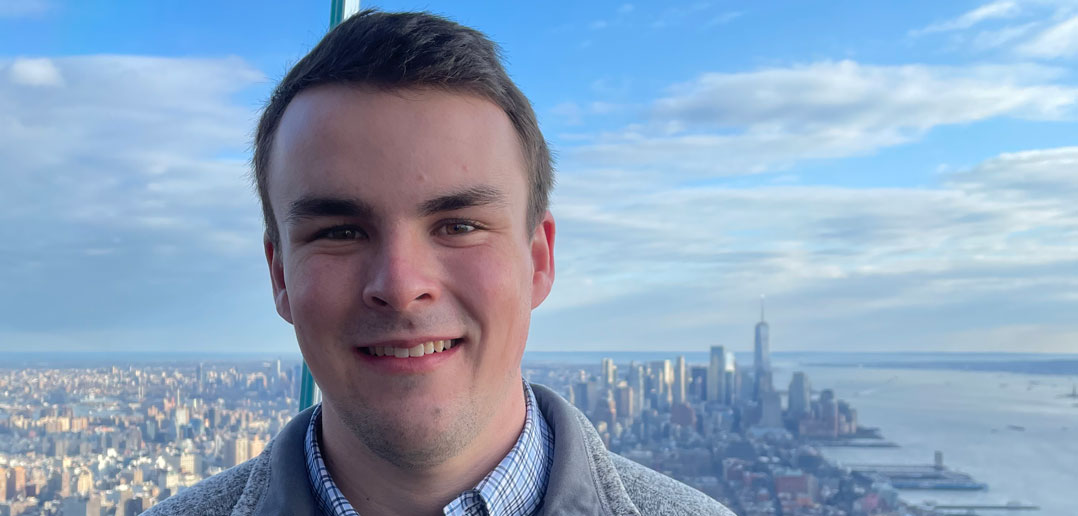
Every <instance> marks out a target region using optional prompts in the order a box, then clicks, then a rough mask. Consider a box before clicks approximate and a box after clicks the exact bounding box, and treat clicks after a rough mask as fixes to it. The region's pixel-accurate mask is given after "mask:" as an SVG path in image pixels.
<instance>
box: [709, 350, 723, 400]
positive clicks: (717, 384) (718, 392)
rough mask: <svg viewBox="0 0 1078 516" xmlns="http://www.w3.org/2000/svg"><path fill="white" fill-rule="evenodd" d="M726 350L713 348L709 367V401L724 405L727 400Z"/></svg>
mask: <svg viewBox="0 0 1078 516" xmlns="http://www.w3.org/2000/svg"><path fill="white" fill-rule="evenodd" d="M725 371H726V348H724V347H722V346H711V362H710V363H709V364H708V367H707V401H716V402H719V403H723V402H724V400H725V398H726V392H725V391H726V389H724V387H725V386H726V385H725V384H726V382H725V379H724V375H725Z"/></svg>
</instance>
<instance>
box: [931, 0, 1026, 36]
mask: <svg viewBox="0 0 1078 516" xmlns="http://www.w3.org/2000/svg"><path fill="white" fill-rule="evenodd" d="M1019 11H1020V8H1019V6H1018V4H1017V3H1016V2H1012V1H1009V0H1003V1H997V2H992V3H989V4H985V5H982V6H980V7H977V8H976V9H973V10H971V11H967V12H965V13H963V14H962V15H961V16H959V17H957V18H954V19H952V20H947V21H944V22H939V23H934V24H932V25H929V26H927V27H925V28H923V29H918V30H914V31H911V34H912V35H914V36H917V35H921V34H931V33H934V32H949V31H955V30H962V29H968V28H970V27H973V26H974V25H977V24H979V23H981V22H983V21H985V20H991V19H999V18H1010V17H1013V16H1015V15H1016V14H1018V13H1019Z"/></svg>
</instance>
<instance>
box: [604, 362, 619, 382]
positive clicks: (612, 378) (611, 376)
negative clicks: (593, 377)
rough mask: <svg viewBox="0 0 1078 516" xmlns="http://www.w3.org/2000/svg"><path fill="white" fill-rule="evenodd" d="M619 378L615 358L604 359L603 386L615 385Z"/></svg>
mask: <svg viewBox="0 0 1078 516" xmlns="http://www.w3.org/2000/svg"><path fill="white" fill-rule="evenodd" d="M616 378H617V367H615V366H614V359H613V358H604V359H603V374H602V382H603V387H614V384H615V383H617V382H616Z"/></svg>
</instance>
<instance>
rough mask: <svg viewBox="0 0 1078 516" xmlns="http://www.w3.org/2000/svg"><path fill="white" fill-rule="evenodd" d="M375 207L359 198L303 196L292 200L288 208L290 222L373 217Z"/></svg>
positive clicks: (288, 220)
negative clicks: (327, 218)
mask: <svg viewBox="0 0 1078 516" xmlns="http://www.w3.org/2000/svg"><path fill="white" fill-rule="evenodd" d="M373 216H374V208H372V207H371V205H369V204H367V203H365V202H363V201H361V200H358V199H341V198H337V197H301V198H299V199H296V200H295V201H293V202H292V205H291V206H290V207H289V209H288V217H287V218H286V219H285V220H286V221H287V222H288V223H289V224H295V223H296V222H299V221H301V220H306V219H313V218H318V217H358V218H372V217H373Z"/></svg>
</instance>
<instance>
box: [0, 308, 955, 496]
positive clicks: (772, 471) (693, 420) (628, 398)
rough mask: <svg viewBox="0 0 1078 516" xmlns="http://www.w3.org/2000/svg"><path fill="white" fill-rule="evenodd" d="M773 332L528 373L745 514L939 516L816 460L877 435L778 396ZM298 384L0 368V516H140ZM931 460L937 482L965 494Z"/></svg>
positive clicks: (797, 393)
mask: <svg viewBox="0 0 1078 516" xmlns="http://www.w3.org/2000/svg"><path fill="white" fill-rule="evenodd" d="M768 330H769V328H768V325H767V322H766V321H765V320H764V319H763V313H762V310H761V321H760V322H759V323H758V324H757V325H756V330H755V340H754V347H753V351H754V353H753V358H754V362H753V365H752V368H751V370H748V371H745V370H742V368H739V367H737V364H736V363H735V361H734V355H733V353H732V352H730V351H728V350H727V347H726V346H721V345H717V346H713V347H711V348H710V350H709V353H708V356H707V362H706V363H696V364H694V363H689V362H688V361H687V360H686V358H685V357H684V356H673V357H669V358H665V359H658V360H654V359H653V360H648V361H629V362H628V363H616V362H615V360H614V359H613V358H603V359H602V360H600V361H598V363H595V364H594V365H592V366H589V367H583V368H581V367H580V366H579V365H570V364H563V363H542V364H530V363H527V362H526V363H525V365H524V374H525V377H526V378H528V379H529V380H530V381H532V382H537V383H542V384H545V385H547V386H549V387H551V388H553V389H555V390H557V391H558V392H560V393H561V394H562V395H563V396H565V397H566V398H567V399H568V400H569V401H570V402H571V403H572V404H573V405H575V406H576V407H577V408H579V409H580V410H581V411H582V412H583V413H584V414H585V415H586V416H587V417H588V418H589V419H590V420H591V421H592V423H593V424H594V426H595V428H596V429H597V430H598V432H599V434H600V436H601V437H602V439H603V441H604V443H606V445H607V446H608V447H609V448H610V449H611V450H613V451H615V452H617V453H619V454H621V455H623V456H625V457H627V458H629V459H632V460H634V461H637V462H640V463H641V464H644V465H646V466H648V467H651V468H653V469H655V470H657V471H660V472H663V473H665V474H667V475H670V476H672V477H674V478H677V479H678V480H681V481H683V482H685V483H687V484H689V485H692V486H693V487H696V488H697V489H699V490H701V491H703V492H704V493H707V494H708V495H710V496H713V497H715V498H716V499H718V500H719V501H721V502H723V503H724V504H726V505H727V506H728V507H730V508H732V509H734V510H735V511H736V513H737V514H739V515H740V516H764V515H778V516H799V515H800V516H817V515H833V516H839V515H842V516H846V515H849V516H862V515H863V516H868V515H899V514H903V515H906V514H912V515H928V514H935V513H933V512H932V511H931V510H929V509H925V508H918V507H912V506H907V505H905V504H904V503H903V502H902V501H901V500H900V499H899V498H898V494H897V491H896V486H899V485H908V484H909V482H912V481H914V480H917V479H912V480H911V479H910V478H909V476H908V474H907V472H904V471H898V472H896V471H886V470H867V469H862V470H850V469H843V468H840V467H838V466H836V465H834V464H832V463H830V462H828V461H827V460H825V459H824V458H823V457H822V456H821V454H820V453H819V451H818V446H819V445H820V444H821V443H835V442H839V441H841V440H843V439H851V438H855V437H858V438H864V437H869V438H872V437H876V438H878V434H876V433H875V432H874V431H872V430H870V429H864V428H861V427H860V426H859V424H858V419H857V411H856V409H855V408H853V407H852V406H851V405H850V404H848V403H846V402H845V401H843V400H841V399H839V398H838V397H837V396H836V393H835V392H833V391H832V390H830V389H823V390H821V391H819V392H816V391H813V389H812V384H811V383H810V379H809V378H808V376H807V375H806V374H804V373H803V372H794V373H793V375H792V380H791V381H790V384H789V387H788V390H787V391H786V392H785V393H784V392H781V391H779V390H776V389H775V387H774V386H773V385H772V365H771V357H770V342H769V335H768ZM746 347H747V346H746ZM653 358H654V357H653ZM166 364H167V365H166ZM298 389H299V367H298V363H288V364H285V365H284V366H282V362H281V360H261V361H250V360H248V361H242V362H236V363H227V362H220V361H218V362H208V361H206V362H189V363H182V362H175V361H173V362H157V363H146V364H142V365H136V364H129V365H126V366H122V367H121V366H107V367H66V368H60V367H55V366H44V365H34V366H27V367H17V368H6V369H0V516H17V515H53V514H64V515H79V516H91V515H92V516H126V515H132V514H138V513H139V512H141V511H143V510H145V509H147V508H148V507H150V506H152V505H153V504H155V503H157V502H159V501H161V500H163V499H164V498H166V497H168V496H170V495H171V494H174V493H177V492H179V491H182V490H183V489H185V488H187V487H189V486H191V485H193V484H194V483H196V482H198V481H199V480H201V479H203V478H205V477H207V476H210V475H213V474H215V473H217V472H220V471H222V470H224V469H225V468H229V467H232V466H234V465H237V464H240V463H242V462H244V461H246V460H248V459H249V458H252V457H254V456H256V455H258V454H259V453H261V452H262V450H263V449H264V448H265V446H266V444H267V442H268V441H269V440H270V439H272V436H274V435H276V433H277V432H278V431H279V430H280V429H281V428H282V426H283V425H284V424H285V423H286V422H287V421H288V420H289V419H290V418H291V417H292V415H294V414H295V413H296V411H297V410H298V402H297V401H296V397H297V393H298ZM937 461H938V462H939V464H937V467H930V468H929V469H930V470H932V471H935V472H936V473H938V474H939V475H938V476H940V478H941V479H942V480H941V481H945V482H949V483H951V484H954V485H957V484H955V483H959V484H960V483H962V482H965V483H966V484H968V485H974V483H973V482H972V480H971V479H968V478H965V479H964V478H962V477H961V475H960V474H957V473H953V472H949V471H947V470H946V469H945V468H943V467H942V464H941V463H942V457H940V458H938V459H937ZM932 471H929V472H928V473H929V474H931V473H932ZM903 475H906V476H903ZM903 483H906V484H903Z"/></svg>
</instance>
